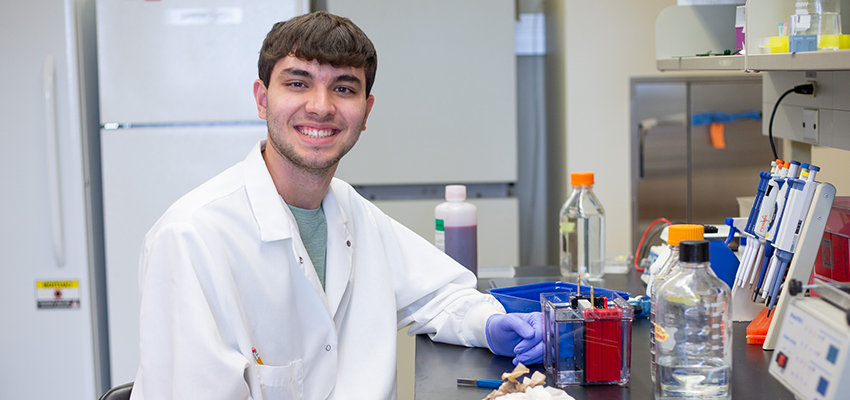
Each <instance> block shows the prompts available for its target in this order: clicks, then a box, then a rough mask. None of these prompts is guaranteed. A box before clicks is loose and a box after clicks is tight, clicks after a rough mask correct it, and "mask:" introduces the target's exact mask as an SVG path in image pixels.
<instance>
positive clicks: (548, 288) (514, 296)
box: [487, 281, 631, 313]
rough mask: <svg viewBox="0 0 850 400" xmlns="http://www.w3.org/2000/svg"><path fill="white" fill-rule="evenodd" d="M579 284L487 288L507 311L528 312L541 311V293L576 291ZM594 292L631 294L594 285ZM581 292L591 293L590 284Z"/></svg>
mask: <svg viewBox="0 0 850 400" xmlns="http://www.w3.org/2000/svg"><path fill="white" fill-rule="evenodd" d="M577 286H578V285H576V284H575V283H569V282H560V281H558V282H542V283H533V284H530V285H521V286H513V287H506V288H495V289H487V291H488V292H490V294H492V295H493V297H495V298H496V300H499V302H500V303H502V305H503V306H504V307H505V311H507V312H509V313H527V312H534V311H540V309H541V308H540V294H541V293H557V292H573V293H575V291H576V288H577ZM593 290H594V293H601V292H615V293H617V294H618V295H620V297H622V298H624V299H628V298H629V296H630V295H631V294H630V293H629V292H620V291H617V290H611V289H603V288H598V287H594V288H593ZM581 294H586V295H589V294H590V286H587V285H582V286H581Z"/></svg>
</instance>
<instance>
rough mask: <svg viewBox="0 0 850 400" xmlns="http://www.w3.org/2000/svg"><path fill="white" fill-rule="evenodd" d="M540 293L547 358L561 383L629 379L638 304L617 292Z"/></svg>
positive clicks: (621, 383) (555, 378) (600, 382)
mask: <svg viewBox="0 0 850 400" xmlns="http://www.w3.org/2000/svg"><path fill="white" fill-rule="evenodd" d="M592 298H594V299H596V300H595V304H591V300H590V299H591V296H588V295H586V294H585V292H584V290H582V296H576V293H575V292H561V293H541V294H540V302H541V306H542V309H543V324H544V328H543V329H544V331H543V345H544V346H545V347H544V349H545V351H544V353H543V363H544V366H545V367H546V370H547V371H549V372H550V373H551V374H552V380H553V381H554V383H555V384H556V385H558V386H561V387H563V386H570V385H606V384H617V385H625V384H627V383H629V374H630V372H629V371H630V364H631V348H632V347H631V338H632V317H633V316H634V309H633V308H632V306H631V305H630V304H629V303H628V302H627V301H626V300H625V299H623V297H621V296H620V295H619V294H617V292H612V291H604V290H597V291H595V293H594V295H593V296H592Z"/></svg>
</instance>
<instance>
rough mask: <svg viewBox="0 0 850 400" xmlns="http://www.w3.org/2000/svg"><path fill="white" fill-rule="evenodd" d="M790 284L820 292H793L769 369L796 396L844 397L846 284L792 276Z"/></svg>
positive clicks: (849, 376) (848, 362) (849, 296)
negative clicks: (804, 280) (807, 282)
mask: <svg viewBox="0 0 850 400" xmlns="http://www.w3.org/2000/svg"><path fill="white" fill-rule="evenodd" d="M790 286H791V289H790V293H792V294H793V293H794V292H799V291H800V289H803V288H810V289H811V290H812V291H813V292H814V293H815V294H816V295H818V296H820V297H797V298H794V299H792V300H791V301H790V302H789V303H788V307H787V309H786V311H785V318H784V319H783V323H782V326H781V328H780V330H779V333H780V334H779V339H778V340H777V342H776V347H775V348H774V352H773V356H772V359H771V360H770V366H769V367H768V371H770V374H771V375H773V377H774V378H776V379H777V380H778V381H779V382H780V383H782V384H783V385H784V386H785V387H786V388H788V390H790V391H791V392H792V393H794V395H795V396H796V397H797V398H798V399H804V400H810V399H811V400H813V399H818V400H834V399H843V398H846V396H847V393H848V391H849V390H850V354H848V353H850V284H847V283H843V284H821V285H814V286H813V287H807V286H803V285H801V284H800V283H799V281H796V280H793V281H791V283H790ZM795 286H796V288H795ZM795 289H796V290H795Z"/></svg>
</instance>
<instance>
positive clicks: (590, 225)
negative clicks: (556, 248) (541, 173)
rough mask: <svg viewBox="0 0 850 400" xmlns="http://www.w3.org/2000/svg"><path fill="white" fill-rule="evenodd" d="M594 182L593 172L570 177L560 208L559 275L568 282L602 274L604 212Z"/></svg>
mask: <svg viewBox="0 0 850 400" xmlns="http://www.w3.org/2000/svg"><path fill="white" fill-rule="evenodd" d="M593 183H594V180H593V172H574V173H572V174H570V184H571V185H572V187H573V190H572V193H570V197H569V198H568V199H567V201H566V202H565V203H564V205H563V207H561V215H560V224H559V227H560V229H559V231H560V235H559V236H560V255H561V257H560V259H561V260H560V261H561V275H563V276H564V278H565V280H566V281H568V282H575V280H576V278H578V277H581V278H583V279H586V280H587V279H600V278H602V276H603V275H604V267H605V265H604V264H605V212H604V211H603V209H602V204H601V203H600V202H599V198H597V197H596V195H595V194H593Z"/></svg>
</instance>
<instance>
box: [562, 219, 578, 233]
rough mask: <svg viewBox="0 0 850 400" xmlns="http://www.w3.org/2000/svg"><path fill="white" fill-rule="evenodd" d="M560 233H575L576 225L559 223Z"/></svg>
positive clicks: (573, 223)
mask: <svg viewBox="0 0 850 400" xmlns="http://www.w3.org/2000/svg"><path fill="white" fill-rule="evenodd" d="M560 229H561V233H570V232H575V230H576V223H575V222H561V226H560Z"/></svg>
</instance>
